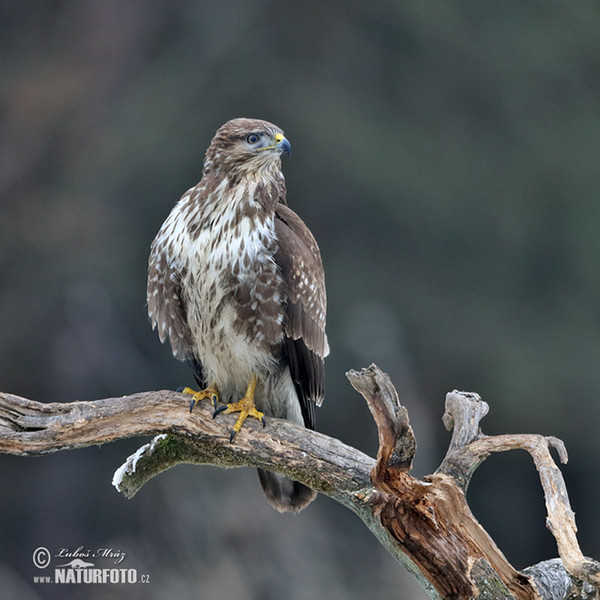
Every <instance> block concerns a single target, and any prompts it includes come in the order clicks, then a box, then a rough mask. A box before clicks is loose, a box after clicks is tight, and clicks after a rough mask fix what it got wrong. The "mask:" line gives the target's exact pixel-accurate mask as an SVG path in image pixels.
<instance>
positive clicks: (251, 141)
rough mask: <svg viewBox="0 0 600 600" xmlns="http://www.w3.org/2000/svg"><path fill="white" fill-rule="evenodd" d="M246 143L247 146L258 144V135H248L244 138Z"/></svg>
mask: <svg viewBox="0 0 600 600" xmlns="http://www.w3.org/2000/svg"><path fill="white" fill-rule="evenodd" d="M246 141H247V142H248V143H249V144H258V142H259V141H260V135H258V133H249V134H248V135H247V136H246Z"/></svg>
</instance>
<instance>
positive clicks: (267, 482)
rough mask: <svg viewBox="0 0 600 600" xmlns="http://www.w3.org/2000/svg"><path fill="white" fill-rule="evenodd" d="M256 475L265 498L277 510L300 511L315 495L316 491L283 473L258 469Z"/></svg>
mask: <svg viewBox="0 0 600 600" xmlns="http://www.w3.org/2000/svg"><path fill="white" fill-rule="evenodd" d="M258 477H259V479H260V485H262V488H263V490H264V492H265V495H266V496H267V500H268V501H269V502H270V504H271V505H272V506H273V508H275V509H277V510H278V511H279V512H300V511H301V510H302V509H303V508H305V507H306V506H308V505H309V504H310V503H311V502H312V501H313V500H314V499H315V498H316V497H317V492H315V491H313V490H311V489H310V488H308V487H306V486H305V485H303V484H301V483H298V482H297V481H292V480H291V479H288V478H287V477H283V475H278V474H277V473H271V472H270V471H265V470H263V469H258Z"/></svg>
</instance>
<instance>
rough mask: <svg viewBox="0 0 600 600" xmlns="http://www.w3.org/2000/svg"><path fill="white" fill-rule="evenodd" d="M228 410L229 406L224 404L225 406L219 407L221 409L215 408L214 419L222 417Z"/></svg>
mask: <svg viewBox="0 0 600 600" xmlns="http://www.w3.org/2000/svg"><path fill="white" fill-rule="evenodd" d="M227 408H228V405H227V404H223V406H219V408H217V407H216V406H215V412H214V413H213V419H214V418H215V417H216V416H217V415H220V414H221V413H222V412H225V411H226V410H227Z"/></svg>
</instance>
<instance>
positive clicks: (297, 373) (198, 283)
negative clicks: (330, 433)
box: [147, 119, 329, 512]
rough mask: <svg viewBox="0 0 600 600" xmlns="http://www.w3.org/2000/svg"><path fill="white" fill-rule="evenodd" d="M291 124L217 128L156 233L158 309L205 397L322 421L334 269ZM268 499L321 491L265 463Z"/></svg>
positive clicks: (297, 502) (160, 322) (295, 505)
mask: <svg viewBox="0 0 600 600" xmlns="http://www.w3.org/2000/svg"><path fill="white" fill-rule="evenodd" d="M290 152H291V146H290V143H289V141H288V140H287V139H286V138H285V137H284V135H283V132H282V130H281V129H280V128H279V127H277V126H275V125H273V124H272V123H268V122H267V121H261V120H257V119H233V120H231V121H228V122H227V123H225V124H224V125H223V126H222V127H220V128H219V129H218V131H217V132H216V134H215V136H214V138H213V140H212V142H211V144H210V146H209V147H208V150H207V151H206V156H205V159H204V168H203V171H202V179H201V180H200V182H199V183H198V184H197V185H196V186H195V187H193V188H191V189H190V190H188V191H187V192H186V193H185V194H184V195H183V197H182V198H181V199H180V200H179V202H178V203H177V204H176V205H175V207H174V208H173V210H172V211H171V213H170V214H169V216H168V218H167V220H166V221H165V222H164V224H163V225H162V227H161V229H160V231H159V232H158V234H157V236H156V238H155V239H154V242H153V243H152V248H151V253H150V260H149V267H148V289H147V300H148V314H149V317H150V320H151V323H152V327H153V329H154V328H157V329H158V334H159V337H160V340H161V342H164V341H165V340H166V339H167V338H169V341H170V343H171V348H172V350H173V354H174V355H175V357H176V358H178V359H180V360H183V361H187V362H188V363H189V364H190V366H191V368H192V370H193V373H194V376H195V379H196V381H197V383H198V385H199V386H200V391H198V392H194V390H191V389H189V388H186V389H185V390H184V391H186V392H187V393H191V394H193V396H192V401H191V406H190V410H191V409H192V408H193V407H194V405H195V404H196V403H197V402H198V401H200V400H202V399H205V398H207V399H209V400H211V401H212V402H213V403H214V404H215V407H216V406H217V402H218V401H220V402H224V403H227V404H226V405H221V406H220V407H219V408H218V409H216V411H215V414H217V413H218V412H221V411H224V412H239V413H240V415H239V417H238V419H237V422H236V424H235V426H234V428H233V431H232V433H231V440H232V441H233V439H234V436H235V435H236V433H238V432H239V430H240V428H241V426H242V424H243V422H244V420H245V419H246V417H247V416H252V417H255V418H257V419H261V420H263V422H264V415H267V416H272V417H276V418H283V419H288V420H290V421H293V422H294V423H298V424H300V425H303V426H304V427H307V428H310V429H314V427H315V407H316V406H320V405H321V403H322V401H323V395H324V380H325V369H324V358H325V356H327V354H328V353H329V347H328V343H327V337H326V335H325V309H326V298H325V278H324V273H323V265H322V262H321V255H320V252H319V248H318V246H317V243H316V242H315V239H314V237H313V236H312V234H311V232H310V231H309V229H308V227H307V226H306V225H305V224H304V223H303V221H302V220H301V219H300V217H298V215H296V213H294V212H293V211H292V210H291V209H290V208H289V207H288V206H287V201H286V186H285V180H284V177H283V174H282V172H281V155H282V154H288V155H289V154H290ZM259 477H260V482H261V484H262V487H263V489H264V491H265V494H266V496H267V499H268V500H269V502H270V503H271V504H272V505H273V506H274V507H275V508H276V509H278V510H280V511H292V512H296V511H299V510H301V509H302V508H304V507H305V506H306V505H307V504H308V503H309V502H311V501H312V500H313V499H314V497H315V496H316V494H315V492H313V491H312V490H311V489H309V488H308V487H306V486H304V485H302V484H300V483H298V482H295V481H291V480H289V479H286V478H285V477H282V476H281V475H276V474H274V473H270V472H266V471H263V470H260V469H259Z"/></svg>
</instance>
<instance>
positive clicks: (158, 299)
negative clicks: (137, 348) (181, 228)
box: [146, 223, 193, 360]
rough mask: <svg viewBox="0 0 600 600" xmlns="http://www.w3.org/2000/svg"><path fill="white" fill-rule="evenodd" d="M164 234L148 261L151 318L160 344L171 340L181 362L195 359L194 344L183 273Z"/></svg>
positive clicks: (157, 239) (147, 294) (153, 247)
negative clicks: (184, 298)
mask: <svg viewBox="0 0 600 600" xmlns="http://www.w3.org/2000/svg"><path fill="white" fill-rule="evenodd" d="M165 225H166V223H165ZM163 228H164V225H163ZM162 233H163V230H162V229H161V231H159V233H158V235H157V236H156V238H155V239H154V241H153V242H152V247H151V251H150V259H149V261H148V287H147V292H146V298H147V302H148V316H149V317H150V321H151V323H152V329H158V335H159V337H160V341H161V342H165V341H166V339H167V338H169V341H170V342H171V349H172V350H173V354H174V355H175V356H176V357H177V358H179V359H180V360H191V359H192V358H193V345H192V339H191V333H190V330H189V327H188V324H187V319H186V312H185V307H184V305H183V302H182V299H181V278H182V272H181V270H180V269H179V268H178V267H177V265H176V261H175V259H174V258H173V257H172V256H170V253H169V248H170V245H169V243H168V241H167V240H165V236H164V235H162Z"/></svg>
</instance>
